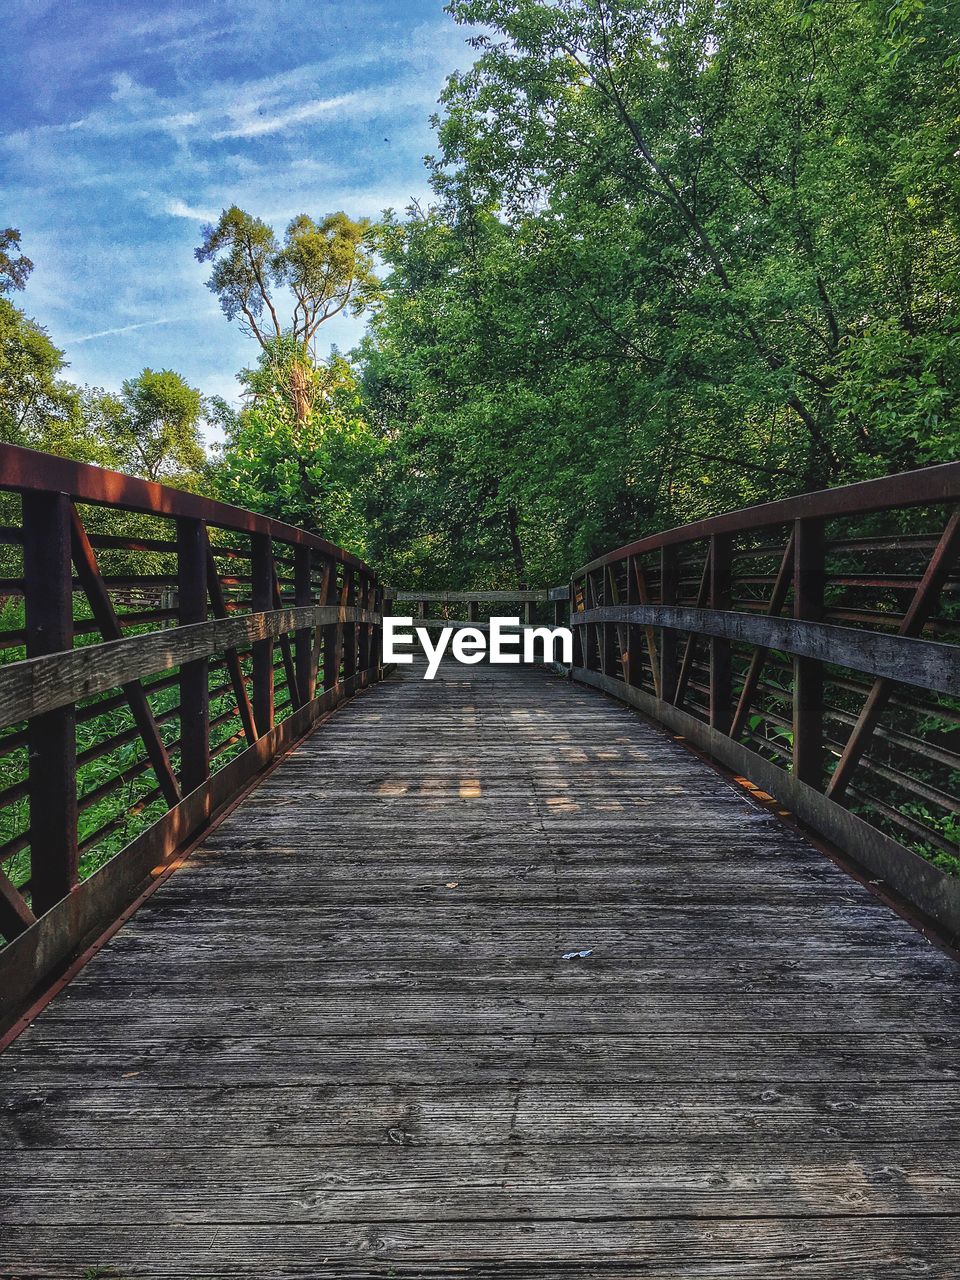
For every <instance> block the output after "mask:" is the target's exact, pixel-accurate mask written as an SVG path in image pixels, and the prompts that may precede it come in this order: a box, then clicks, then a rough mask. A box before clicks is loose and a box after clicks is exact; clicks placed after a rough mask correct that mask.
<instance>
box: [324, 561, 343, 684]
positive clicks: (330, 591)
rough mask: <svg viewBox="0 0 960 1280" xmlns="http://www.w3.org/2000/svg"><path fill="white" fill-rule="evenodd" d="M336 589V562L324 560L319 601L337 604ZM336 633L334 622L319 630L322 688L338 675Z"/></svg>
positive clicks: (332, 682)
mask: <svg viewBox="0 0 960 1280" xmlns="http://www.w3.org/2000/svg"><path fill="white" fill-rule="evenodd" d="M338 591H339V588H338V586H337V565H336V562H335V561H334V560H326V561H325V562H324V566H323V581H322V583H321V584H320V603H321V604H327V605H335V604H337V603H338ZM338 633H339V627H338V625H337V623H335V622H331V623H328V624H327V625H326V626H325V627H324V628H323V630H322V632H321V639H322V651H323V687H324V689H332V688H333V687H334V686H335V685H336V683H337V680H338V679H339V676H340V670H339V664H340V651H339V646H338V644H337V636H338Z"/></svg>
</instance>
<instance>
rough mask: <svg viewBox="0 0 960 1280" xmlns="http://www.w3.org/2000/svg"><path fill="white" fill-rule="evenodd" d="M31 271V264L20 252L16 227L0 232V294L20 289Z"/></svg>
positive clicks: (18, 234)
mask: <svg viewBox="0 0 960 1280" xmlns="http://www.w3.org/2000/svg"><path fill="white" fill-rule="evenodd" d="M32 270H33V263H32V262H31V261H30V259H29V258H28V257H27V256H26V254H24V253H21V252H20V232H19V231H18V230H17V229H16V227H5V228H4V229H3V230H2V231H0V293H9V292H10V291H11V290H12V289H22V288H23V287H24V285H25V284H26V283H27V278H28V277H29V275H30V272H31V271H32Z"/></svg>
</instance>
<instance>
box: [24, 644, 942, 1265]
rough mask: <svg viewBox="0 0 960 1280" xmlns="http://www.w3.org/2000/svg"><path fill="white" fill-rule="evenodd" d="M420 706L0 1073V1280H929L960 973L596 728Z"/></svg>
mask: <svg viewBox="0 0 960 1280" xmlns="http://www.w3.org/2000/svg"><path fill="white" fill-rule="evenodd" d="M419 675H420V671H419V669H418V668H416V667H415V668H413V670H410V669H408V670H407V671H405V672H404V673H403V676H402V677H397V678H393V679H391V680H389V681H387V682H386V683H385V684H381V685H379V686H377V688H376V690H375V691H374V692H372V693H371V694H369V695H367V696H366V697H364V698H363V699H361V700H359V701H358V702H355V703H354V704H353V706H352V707H351V709H350V711H349V712H347V713H341V714H338V715H337V716H335V717H333V718H332V719H330V720H329V721H328V722H327V723H326V724H325V725H324V728H323V731H322V733H319V734H317V735H315V736H313V737H311V738H310V739H308V740H307V741H305V742H304V743H302V744H301V746H300V747H299V748H298V749H297V750H296V751H295V752H294V753H293V754H292V755H291V756H290V757H288V758H287V759H286V760H285V762H284V764H283V765H282V766H281V767H280V768H279V769H277V770H276V771H274V772H273V773H272V774H271V775H270V776H269V777H268V778H267V779H266V780H265V781H264V782H263V783H262V784H261V785H260V786H259V787H258V789H257V790H256V791H255V792H254V793H252V794H251V796H250V797H248V799H247V800H246V801H245V802H244V804H243V805H242V806H241V807H240V809H238V810H237V812H236V813H235V814H233V815H232V816H231V817H230V818H229V819H228V820H227V821H226V822H225V823H224V824H223V825H222V826H221V827H220V828H219V829H218V830H217V832H216V833H215V834H214V836H213V837H211V838H210V839H208V841H207V842H206V843H205V846H204V847H202V848H201V849H199V850H197V851H196V853H195V854H194V855H192V857H191V859H190V860H189V862H188V863H187V865H186V866H184V867H183V868H182V869H181V870H180V871H179V872H178V873H177V874H176V875H175V876H174V877H173V878H172V879H171V880H170V881H169V882H168V883H167V884H166V885H164V886H162V887H161V888H160V890H158V892H157V893H156V894H155V895H154V896H153V897H152V898H151V899H150V900H149V902H148V903H147V904H145V905H144V907H143V908H141V910H140V911H139V912H138V913H137V915H136V916H135V917H134V918H133V919H132V920H131V921H130V923H129V924H128V925H127V926H126V927H125V928H124V929H123V930H121V931H120V933H119V934H118V935H117V936H116V937H115V938H114V939H112V940H111V942H110V943H109V944H108V945H107V946H106V947H105V948H104V949H103V950H102V951H101V952H99V954H98V955H97V956H96V957H94V959H93V960H92V961H91V962H90V963H89V964H88V965H87V967H86V968H85V969H84V970H83V971H82V973H81V974H80V975H79V977H78V978H77V979H75V981H74V982H73V983H72V984H71V985H70V986H69V987H68V988H67V990H66V991H65V992H64V993H61V995H60V996H58V997H57V999H56V1000H54V1002H53V1003H52V1004H51V1005H50V1006H49V1007H48V1008H47V1009H46V1011H45V1012H44V1014H42V1015H41V1017H40V1018H39V1019H38V1020H37V1021H36V1023H35V1024H34V1025H33V1026H32V1027H31V1028H30V1029H29V1030H28V1031H27V1032H26V1033H25V1034H24V1035H23V1036H22V1037H21V1038H20V1039H19V1040H18V1041H17V1042H16V1044H15V1045H14V1046H13V1048H12V1050H11V1051H10V1052H8V1053H7V1054H5V1055H3V1057H0V1141H3V1140H4V1139H5V1140H6V1145H7V1149H8V1153H9V1158H8V1160H7V1161H6V1163H5V1167H4V1170H3V1173H2V1174H0V1219H2V1220H3V1221H4V1222H9V1223H10V1226H9V1227H8V1228H4V1229H2V1231H0V1239H2V1240H3V1246H2V1247H0V1275H3V1274H4V1270H3V1268H4V1265H6V1258H5V1256H4V1249H5V1250H6V1253H7V1254H9V1255H12V1259H13V1261H12V1262H11V1263H10V1264H9V1266H8V1267H7V1270H8V1272H9V1274H10V1275H18V1276H30V1275H31V1274H33V1275H34V1276H38V1275H43V1276H45V1277H49V1278H53V1280H60V1278H61V1277H63V1278H64V1280H65V1277H66V1276H68V1275H69V1276H70V1277H71V1280H76V1276H77V1274H82V1272H83V1270H85V1269H87V1268H90V1267H93V1266H97V1265H109V1266H114V1267H115V1268H117V1270H118V1272H119V1274H120V1275H124V1274H125V1273H126V1272H129V1274H130V1275H131V1276H132V1275H138V1276H142V1277H145V1278H147V1280H159V1277H161V1276H165V1277H167V1280H170V1278H171V1277H180V1280H199V1277H214V1276H222V1277H226V1276H228V1275H229V1276H232V1277H237V1276H239V1277H244V1276H250V1277H253V1276H256V1277H257V1280H262V1277H263V1276H265V1275H268V1276H270V1277H271V1278H273V1277H278V1278H279V1280H286V1278H287V1277H290V1278H291V1280H292V1277H294V1276H296V1277H298V1280H307V1277H309V1276H313V1275H316V1274H318V1271H319V1270H320V1269H322V1270H323V1271H324V1272H325V1273H326V1272H329V1273H330V1274H332V1275H336V1276H338V1277H339V1278H340V1280H345V1278H346V1277H349V1276H357V1277H360V1276H366V1277H371V1276H374V1275H377V1276H381V1277H382V1276H385V1275H389V1274H390V1272H391V1271H395V1272H396V1274H398V1275H404V1274H405V1275H407V1276H410V1277H411V1278H412V1277H413V1276H427V1275H431V1276H436V1277H441V1276H442V1277H444V1280H448V1278H449V1277H450V1276H453V1275H456V1274H464V1275H469V1276H471V1277H472V1278H473V1280H478V1278H480V1277H485V1276H490V1277H491V1278H492V1277H493V1276H494V1275H497V1276H500V1277H501V1278H502V1277H504V1276H513V1277H515V1280H521V1278H522V1280H530V1278H531V1277H533V1278H537V1277H539V1278H540V1280H556V1278H557V1277H558V1276H560V1275H564V1274H573V1273H574V1272H575V1273H576V1275H577V1276H578V1277H580V1280H586V1278H589V1277H596V1280H599V1277H600V1276H601V1275H603V1276H604V1280H611V1277H612V1276H617V1277H620V1276H623V1277H632V1276H634V1275H635V1276H637V1277H639V1276H640V1275H643V1276H645V1277H647V1280H649V1278H650V1277H651V1276H652V1277H658V1276H659V1277H660V1280H667V1278H668V1277H669V1280H686V1277H693V1276H701V1277H706V1276H720V1275H728V1276H731V1277H732V1276H736V1277H738V1280H740V1278H741V1277H754V1278H755V1280H779V1278H780V1277H786V1276H804V1277H809V1278H810V1280H814V1278H816V1280H847V1278H848V1277H849V1280H853V1277H856V1280H864V1277H867V1276H870V1277H880V1276H889V1277H890V1280H894V1277H896V1280H900V1277H901V1276H902V1275H904V1274H921V1275H928V1276H937V1275H938V1274H942V1275H943V1276H944V1280H946V1277H947V1275H949V1270H948V1269H947V1268H948V1266H949V1263H948V1262H947V1261H945V1260H948V1259H950V1258H951V1257H952V1251H953V1250H954V1249H955V1246H956V1243H957V1242H958V1239H960V1237H958V1236H957V1221H958V1219H957V1214H958V1213H960V1205H958V1203H957V1201H958V1196H960V1184H958V1180H957V1178H956V1174H955V1171H954V1169H953V1165H954V1164H955V1161H953V1160H952V1151H953V1150H954V1149H955V1145H956V1138H957V1137H958V1136H960V1110H958V1107H960V1095H958V1094H957V1092H956V1089H955V1084H956V1079H957V1061H958V1060H960V1010H958V999H960V980H958V970H957V968H956V966H955V965H954V964H953V962H952V961H951V960H950V959H949V958H948V957H947V956H945V955H944V954H942V953H941V952H939V951H937V950H936V949H934V948H933V947H931V946H930V945H929V944H928V943H927V942H926V941H925V940H924V939H923V938H922V937H921V936H920V935H919V934H917V933H915V932H913V931H912V930H911V929H910V927H909V926H908V925H907V924H906V923H905V922H904V921H903V920H901V919H900V918H898V917H897V916H895V915H894V914H893V913H891V912H890V911H889V910H888V909H887V908H886V907H885V906H884V905H883V904H882V903H881V902H879V901H878V900H877V899H876V898H875V897H874V896H873V895H872V894H871V893H870V891H869V890H868V889H867V888H865V887H863V886H861V885H858V884H856V883H855V882H853V881H851V880H849V879H848V878H846V877H845V876H844V875H843V873H842V872H840V871H839V870H838V869H837V868H836V867H835V866H834V865H833V864H832V863H831V862H829V861H828V860H827V859H825V858H823V856H822V855H821V854H819V853H818V852H817V851H815V850H813V849H811V848H810V846H809V845H807V844H806V843H805V841H804V840H803V839H802V837H801V836H800V835H799V834H798V833H797V832H796V831H793V830H790V829H788V828H785V827H784V826H782V825H781V824H780V823H778V822H777V820H776V819H775V818H774V817H773V816H772V815H771V814H770V813H769V812H768V811H766V810H764V809H761V808H759V807H758V806H756V805H754V804H751V803H750V802H749V801H748V800H747V799H746V798H745V797H744V796H743V794H742V793H741V792H739V791H736V790H734V789H733V788H731V787H730V786H729V785H728V784H727V783H726V782H724V780H723V779H722V778H721V777H720V776H719V775H718V774H716V773H714V772H713V771H711V770H709V769H708V768H707V767H706V766H704V765H703V764H701V763H700V762H699V761H698V760H696V759H695V758H694V757H692V756H690V755H689V754H688V753H687V752H685V751H684V749H683V748H682V747H681V746H679V745H678V744H677V743H675V742H672V741H671V740H670V739H669V738H667V737H666V736H665V735H663V734H662V733H661V732H659V731H657V730H655V729H653V728H651V727H649V726H648V725H646V724H644V723H642V722H641V721H640V720H639V719H638V718H637V717H635V716H634V715H633V714H632V713H631V712H630V711H628V710H627V709H626V708H624V707H623V706H621V705H618V704H616V703H614V702H612V701H610V700H606V699H602V698H599V697H597V696H596V694H594V693H592V692H591V691H589V690H584V689H583V688H580V687H578V686H576V685H571V684H569V683H568V682H566V681H562V680H559V679H555V678H552V677H549V676H547V675H545V674H544V673H543V672H542V671H536V672H533V671H526V670H524V671H516V670H514V671H512V672H511V671H509V670H499V671H497V670H492V669H490V668H478V669H474V670H472V671H469V672H466V671H464V669H463V668H459V667H443V668H441V674H440V677H439V678H438V680H437V681H435V682H433V683H432V684H430V683H425V682H423V681H421V680H420V679H419ZM581 948H585V949H589V950H591V951H592V952H593V954H592V955H591V956H589V957H585V958H581V959H575V960H568V961H565V960H563V958H562V957H563V955H564V953H565V952H566V951H567V950H568V949H570V950H573V949H581ZM13 1266H16V1267H17V1268H18V1269H17V1270H13V1269H12V1268H13ZM938 1268H939V1270H938Z"/></svg>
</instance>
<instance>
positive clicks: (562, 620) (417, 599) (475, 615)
mask: <svg viewBox="0 0 960 1280" xmlns="http://www.w3.org/2000/svg"><path fill="white" fill-rule="evenodd" d="M569 599H570V589H569V587H550V588H546V587H537V588H533V589H530V590H524V589H517V590H513V591H510V590H506V591H484V590H477V591H388V592H387V600H388V602H389V603H390V605H391V608H392V611H393V612H394V613H397V614H400V615H401V616H403V617H408V616H409V617H412V618H414V620H415V623H416V625H417V626H421V627H423V626H426V627H448V626H457V625H462V626H469V627H477V628H479V630H481V631H484V630H486V629H487V626H488V622H487V619H488V618H489V617H490V616H491V615H493V614H496V615H500V616H505V617H517V618H519V619H520V622H521V625H526V626H529V625H531V624H532V623H534V622H542V621H546V620H550V621H552V622H553V623H554V625H555V626H565V625H566V624H567V621H568V614H569V608H568V601H569ZM514 606H517V608H514ZM541 615H548V616H541Z"/></svg>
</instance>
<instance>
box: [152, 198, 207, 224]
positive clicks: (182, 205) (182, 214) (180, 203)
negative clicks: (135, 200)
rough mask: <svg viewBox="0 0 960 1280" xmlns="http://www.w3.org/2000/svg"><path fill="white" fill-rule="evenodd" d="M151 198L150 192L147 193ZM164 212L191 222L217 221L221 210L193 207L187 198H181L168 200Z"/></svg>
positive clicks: (165, 202)
mask: <svg viewBox="0 0 960 1280" xmlns="http://www.w3.org/2000/svg"><path fill="white" fill-rule="evenodd" d="M145 194H146V195H147V196H148V198H149V193H145ZM163 211H164V213H168V214H169V215H170V217H171V218H186V219H187V220H188V221H189V222H216V221H217V219H218V218H219V217H220V211H219V210H214V209H213V208H210V209H191V208H190V206H189V205H188V204H187V202H186V200H180V199H179V198H177V199H174V200H166V201H164V205H163Z"/></svg>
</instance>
